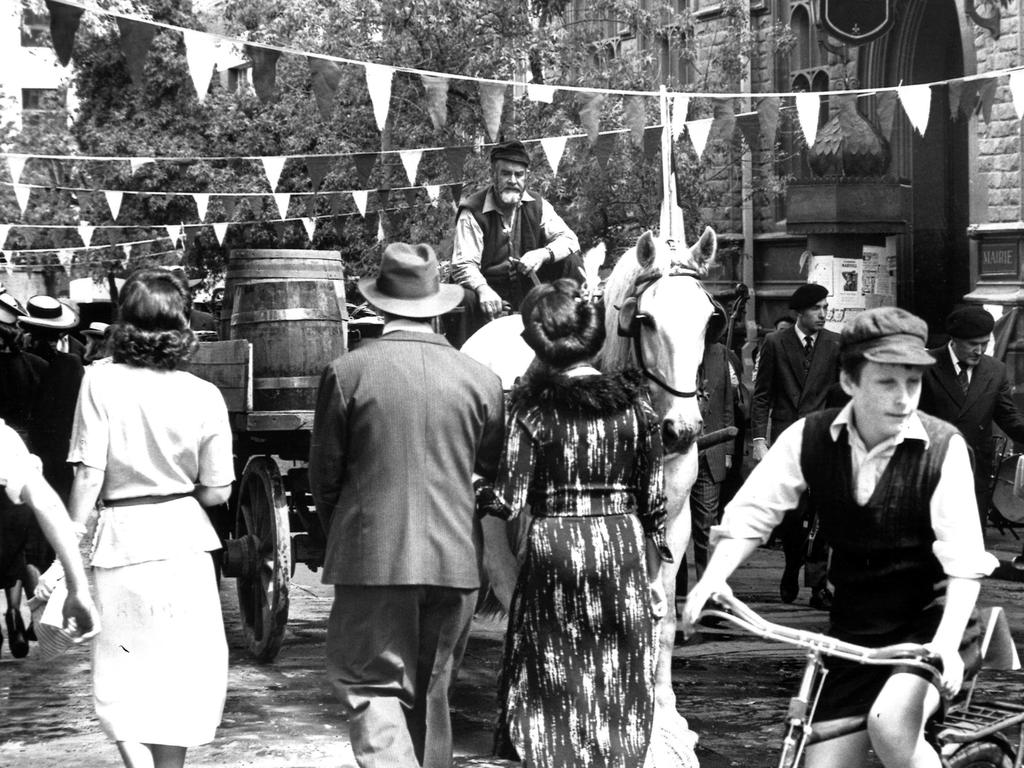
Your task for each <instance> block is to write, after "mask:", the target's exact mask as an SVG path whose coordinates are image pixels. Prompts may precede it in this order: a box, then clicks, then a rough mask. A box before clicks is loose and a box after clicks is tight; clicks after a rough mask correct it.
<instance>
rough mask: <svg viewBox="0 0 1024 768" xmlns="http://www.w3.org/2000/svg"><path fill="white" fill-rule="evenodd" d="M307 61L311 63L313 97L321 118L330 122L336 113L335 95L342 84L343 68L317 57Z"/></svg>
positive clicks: (308, 58)
mask: <svg viewBox="0 0 1024 768" xmlns="http://www.w3.org/2000/svg"><path fill="white" fill-rule="evenodd" d="M306 61H308V62H309V71H310V72H311V73H312V76H313V77H312V79H313V96H314V97H315V98H316V107H317V109H318V110H320V117H322V118H323V119H324V120H330V119H331V115H332V114H333V112H334V94H335V93H337V92H338V84H339V83H340V82H341V66H340V65H339V64H338V63H337V62H334V61H331V60H330V59H320V58H317V57H316V56H309V57H307V59H306Z"/></svg>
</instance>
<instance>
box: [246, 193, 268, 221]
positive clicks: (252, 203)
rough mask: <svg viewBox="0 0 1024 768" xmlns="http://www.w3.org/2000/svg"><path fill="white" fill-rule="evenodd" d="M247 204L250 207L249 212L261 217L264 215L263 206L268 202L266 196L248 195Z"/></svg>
mask: <svg viewBox="0 0 1024 768" xmlns="http://www.w3.org/2000/svg"><path fill="white" fill-rule="evenodd" d="M245 202H246V203H248V205H249V211H250V212H251V213H252V215H253V216H256V217H260V216H262V215H263V206H264V203H265V202H266V199H265V196H264V195H248V196H247V197H246V198H245Z"/></svg>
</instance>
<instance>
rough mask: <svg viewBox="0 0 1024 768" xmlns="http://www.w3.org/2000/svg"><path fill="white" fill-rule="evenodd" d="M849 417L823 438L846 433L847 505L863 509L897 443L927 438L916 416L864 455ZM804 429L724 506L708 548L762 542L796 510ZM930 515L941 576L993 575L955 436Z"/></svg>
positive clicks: (791, 432)
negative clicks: (722, 542) (725, 542)
mask: <svg viewBox="0 0 1024 768" xmlns="http://www.w3.org/2000/svg"><path fill="white" fill-rule="evenodd" d="M852 413H853V403H852V402H851V403H847V404H846V406H845V407H844V408H843V409H842V410H841V411H840V412H839V414H838V415H837V416H836V418H835V419H834V420H833V422H832V424H831V426H830V427H829V435H830V437H831V438H832V440H833V441H835V440H838V439H839V435H840V433H841V431H842V428H843V427H844V426H845V427H846V428H847V429H848V435H849V437H848V442H849V445H850V464H851V470H852V479H853V486H854V498H855V500H856V502H857V503H858V504H860V505H863V504H866V503H867V501H868V500H869V499H870V498H871V494H872V493H874V490H875V486H876V485H877V484H878V480H879V478H880V477H881V476H882V473H883V472H884V471H885V468H886V467H887V466H888V464H889V460H890V459H891V458H892V456H893V454H894V453H895V451H896V448H897V446H899V444H900V443H902V442H903V441H904V440H924V441H925V443H926V444H927V442H928V434H927V432H926V431H925V428H924V425H923V424H922V423H921V419H920V418H919V417H918V415H917V413H916V412H915V413H914V414H913V415H912V416H911V417H910V418H909V419H908V420H907V422H906V424H905V425H904V426H903V429H902V430H901V432H900V433H899V434H898V435H896V436H895V437H892V438H889V439H887V440H883V441H882V442H881V443H879V444H878V445H876V446H875V447H874V448H872V449H870V450H868V448H867V446H865V445H864V442H863V440H862V439H861V437H860V434H859V433H858V432H857V428H856V427H855V426H854V424H853V422H852ZM806 423H807V420H806V419H800V420H799V421H797V422H795V423H794V424H793V425H792V426H790V427H789V428H788V429H786V430H785V431H784V432H783V433H782V434H781V435H779V438H778V440H776V441H775V444H774V445H772V447H771V450H769V451H768V454H767V455H766V456H765V457H764V459H762V460H761V462H760V463H759V464H758V465H757V466H756V467H755V468H754V471H753V472H751V473H750V477H749V478H748V479H747V481H746V482H745V483H744V484H743V487H742V488H740V490H739V491H738V492H737V493H736V495H735V497H733V500H732V501H731V502H730V503H729V504H728V505H727V506H726V508H725V515H724V516H723V518H722V524H721V525H716V526H714V527H712V529H711V543H712V545H714V544H715V543H716V542H717V541H718V540H719V539H723V538H729V539H759V540H760V541H761V542H762V543H763V542H766V541H768V537H769V536H770V535H771V532H772V530H773V529H774V528H775V526H777V525H778V524H779V523H781V522H782V519H783V517H784V516H785V515H786V512H788V511H789V510H792V509H796V507H797V504H798V503H799V501H800V496H801V495H802V494H803V492H804V491H805V490H807V481H806V480H805V479H804V475H803V470H802V468H801V466H800V450H801V447H802V444H803V435H804V425H805V424H806ZM929 509H930V515H931V524H932V530H934V532H935V542H934V543H933V544H932V552H933V553H934V554H935V557H936V558H938V560H939V563H941V565H942V568H943V570H944V571H945V572H946V574H947V575H948V576H957V577H962V578H968V579H975V578H980V577H982V576H987V575H988V574H990V573H992V571H993V570H995V568H996V566H998V565H999V561H998V560H997V559H996V558H995V557H993V556H992V555H991V554H989V553H988V552H986V551H985V542H984V539H983V537H982V532H981V525H980V523H979V520H978V505H977V501H976V500H975V497H974V476H973V475H972V474H971V465H970V462H969V460H968V458H967V444H966V443H965V442H964V439H963V437H962V436H961V435H959V434H957V435H954V436H953V437H951V438H950V441H949V447H948V449H947V451H946V458H945V460H944V461H943V463H942V469H941V472H940V477H939V482H938V485H937V486H936V488H935V493H933V494H932V497H931V500H930V502H929Z"/></svg>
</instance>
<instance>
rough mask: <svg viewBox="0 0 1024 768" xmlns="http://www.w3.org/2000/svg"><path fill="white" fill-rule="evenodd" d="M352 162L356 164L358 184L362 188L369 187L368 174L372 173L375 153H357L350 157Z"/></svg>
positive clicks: (375, 158)
mask: <svg viewBox="0 0 1024 768" xmlns="http://www.w3.org/2000/svg"><path fill="white" fill-rule="evenodd" d="M352 161H353V162H354V163H355V164H356V175H357V176H358V177H359V184H360V185H361V186H363V187H366V186H369V184H370V174H371V173H373V166H374V164H375V163H376V162H377V153H376V152H357V153H356V154H354V155H352Z"/></svg>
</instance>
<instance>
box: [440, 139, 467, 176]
mask: <svg viewBox="0 0 1024 768" xmlns="http://www.w3.org/2000/svg"><path fill="white" fill-rule="evenodd" d="M467 157H469V147H446V148H445V150H444V159H445V160H446V161H447V162H448V173H450V174H451V177H452V181H461V180H462V173H463V169H465V167H466V158H467Z"/></svg>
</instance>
